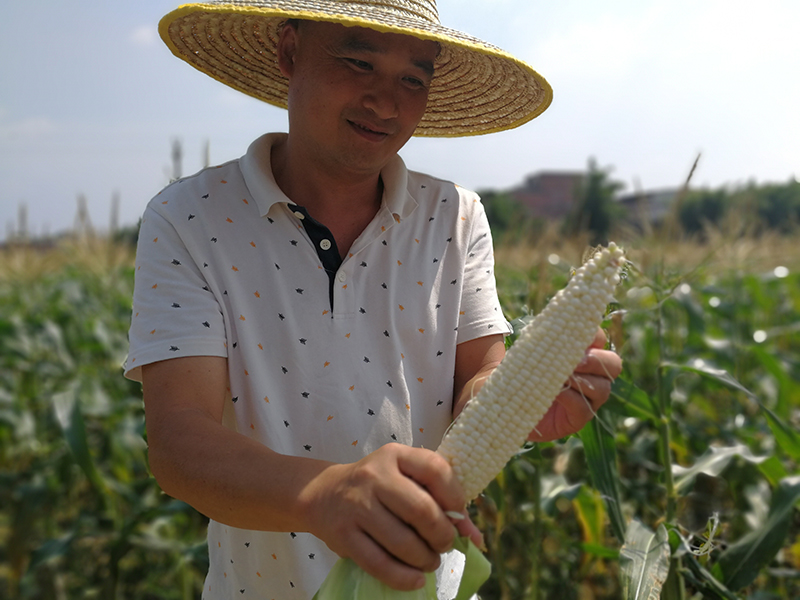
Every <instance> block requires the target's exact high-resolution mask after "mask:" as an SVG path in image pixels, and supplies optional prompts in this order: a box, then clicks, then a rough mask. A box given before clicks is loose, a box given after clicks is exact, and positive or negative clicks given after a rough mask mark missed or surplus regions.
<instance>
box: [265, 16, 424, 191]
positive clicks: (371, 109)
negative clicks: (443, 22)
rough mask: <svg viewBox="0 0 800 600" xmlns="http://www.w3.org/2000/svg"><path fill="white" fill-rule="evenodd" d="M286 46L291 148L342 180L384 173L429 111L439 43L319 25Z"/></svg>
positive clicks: (307, 25)
mask: <svg viewBox="0 0 800 600" xmlns="http://www.w3.org/2000/svg"><path fill="white" fill-rule="evenodd" d="M280 44H281V46H280V47H279V53H281V58H282V59H283V61H282V63H281V68H282V70H283V71H284V74H285V75H287V76H288V77H289V135H290V143H291V144H301V145H302V150H303V154H304V156H306V157H309V158H310V159H311V160H314V161H318V162H319V164H320V165H325V166H326V167H333V168H335V169H337V171H336V172H337V173H341V174H346V173H352V174H360V175H372V174H375V173H378V172H379V171H380V169H381V168H382V167H383V166H384V165H385V164H386V163H387V162H388V161H389V159H390V158H391V157H392V156H394V154H395V153H396V152H397V151H398V150H399V149H400V148H402V146H403V145H404V144H405V143H406V142H407V141H408V139H409V138H410V137H411V135H412V134H413V133H414V130H415V129H416V127H417V124H418V123H419V121H420V119H421V118H422V115H423V113H424V112H425V107H426V104H427V100H428V89H429V86H430V82H431V79H432V77H433V63H434V60H435V58H436V55H437V53H438V46H437V44H436V43H434V42H431V41H424V40H419V39H417V38H413V37H410V36H405V35H398V34H390V33H381V32H378V31H374V30H371V29H363V28H358V27H345V26H343V25H338V24H333V23H323V22H314V21H303V22H301V24H300V26H299V27H298V28H297V29H296V30H295V29H293V28H292V27H291V26H287V27H286V28H285V30H284V32H283V34H282V36H281V42H280ZM309 153H310V154H309Z"/></svg>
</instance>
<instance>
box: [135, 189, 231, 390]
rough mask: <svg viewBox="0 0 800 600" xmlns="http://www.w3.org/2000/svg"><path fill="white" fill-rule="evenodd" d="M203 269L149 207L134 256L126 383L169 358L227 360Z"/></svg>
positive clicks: (217, 308)
mask: <svg viewBox="0 0 800 600" xmlns="http://www.w3.org/2000/svg"><path fill="white" fill-rule="evenodd" d="M188 245H191V243H189V244H188ZM195 254H196V253H195ZM203 268H204V267H203V265H202V264H200V265H198V264H197V262H196V261H195V259H194V258H193V253H192V252H191V251H190V249H189V248H188V247H187V242H186V241H185V240H184V239H183V238H182V237H181V235H180V234H179V232H178V231H177V229H176V227H175V226H174V225H173V223H171V222H170V218H169V216H168V215H165V214H162V213H160V212H159V211H158V210H157V209H156V208H155V207H154V205H153V203H151V204H150V205H149V206H148V208H147V209H146V211H145V213H144V216H143V219H142V225H141V229H140V232H139V243H138V247H137V251H136V274H135V283H134V292H133V311H132V316H131V327H130V330H129V334H128V337H129V344H130V345H129V351H128V357H127V360H126V361H125V365H124V371H125V376H126V377H127V378H129V379H133V380H135V381H141V367H142V366H143V365H146V364H149V363H153V362H158V361H161V360H166V359H170V358H177V357H183V356H222V357H225V356H227V348H226V335H225V324H224V319H223V315H222V311H221V308H220V303H219V302H218V300H217V298H216V297H215V295H214V293H213V292H212V291H211V288H210V286H209V285H208V282H207V281H206V278H205V277H204V274H203Z"/></svg>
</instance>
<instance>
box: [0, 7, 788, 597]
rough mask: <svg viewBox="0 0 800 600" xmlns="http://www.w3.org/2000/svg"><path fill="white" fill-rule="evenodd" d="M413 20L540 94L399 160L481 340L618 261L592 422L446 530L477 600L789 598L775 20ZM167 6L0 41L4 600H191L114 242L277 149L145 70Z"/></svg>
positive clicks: (128, 274) (256, 111) (54, 18)
mask: <svg viewBox="0 0 800 600" xmlns="http://www.w3.org/2000/svg"><path fill="white" fill-rule="evenodd" d="M438 5H439V12H440V16H441V18H442V21H443V22H444V23H445V24H446V25H449V26H451V27H453V28H456V29H460V30H463V31H466V32H469V33H471V34H473V35H475V36H478V37H481V38H483V39H485V40H486V41H488V42H491V43H494V44H496V45H498V46H500V47H502V48H503V49H505V50H507V51H509V52H511V53H512V54H514V55H516V56H518V57H520V58H521V59H523V60H525V61H526V62H528V63H530V64H531V65H532V66H533V67H534V68H535V69H536V70H537V71H539V72H540V73H541V74H543V75H544V76H545V77H546V78H547V79H548V81H549V82H550V83H551V85H552V86H553V88H554V101H553V104H552V106H551V107H550V108H549V109H548V110H547V111H546V112H545V113H544V114H543V115H542V116H540V117H539V118H537V119H536V120H534V121H532V122H531V123H528V124H526V125H524V126H523V127H520V128H518V129H516V130H513V131H509V132H503V133H499V134H492V135H489V136H479V137H473V138H464V139H446V140H427V139H414V140H412V141H411V142H409V144H408V145H407V146H406V148H404V150H403V152H402V154H403V157H404V159H405V160H406V162H407V164H408V165H409V167H410V168H412V169H417V170H422V171H426V172H429V173H431V174H433V175H436V176H439V177H442V178H445V179H449V180H453V181H455V182H456V183H459V184H460V185H463V186H465V187H469V188H472V189H475V190H477V191H479V192H480V194H481V196H482V198H483V203H484V205H485V207H486V211H487V214H488V216H489V220H490V224H491V226H492V232H493V236H494V241H495V255H496V263H497V264H496V273H495V274H496V277H497V281H498V291H499V295H500V300H501V303H502V306H503V309H504V311H505V314H506V317H507V318H508V319H509V320H510V321H512V322H513V323H514V324H515V327H517V328H519V327H520V326H521V325H522V324H523V323H524V322H525V321H526V320H528V319H529V318H530V317H531V315H534V314H536V313H538V312H539V311H541V310H542V308H543V307H544V305H545V304H546V302H547V300H548V299H549V298H550V297H551V296H552V295H553V294H554V293H555V292H556V291H557V290H558V289H560V288H561V287H563V286H564V285H565V284H566V282H567V281H568V279H569V277H570V274H571V272H572V270H573V269H574V268H575V267H577V266H578V265H580V264H581V261H582V259H583V257H584V256H585V255H586V251H587V248H589V247H590V246H592V245H595V244H598V243H600V244H604V243H606V242H607V241H608V240H611V239H613V240H615V241H617V242H619V243H620V244H621V245H623V246H624V247H626V248H627V250H628V256H629V257H630V258H631V261H632V262H631V263H630V265H629V268H628V269H627V270H626V276H625V278H624V280H623V282H622V284H621V285H620V288H619V290H618V293H617V302H615V303H613V304H612V305H611V306H610V307H609V314H608V317H607V320H606V322H605V323H604V327H605V329H606V330H607V332H608V334H609V337H610V339H611V343H612V344H613V347H614V348H615V349H616V350H617V351H618V352H619V353H620V354H621V356H622V357H623V361H624V365H625V370H624V372H623V374H622V375H621V376H620V378H618V379H617V381H616V382H615V384H614V390H613V392H612V397H611V399H610V400H609V402H608V403H607V404H606V405H605V406H604V407H603V408H602V409H601V410H600V411H599V412H598V415H597V418H595V419H594V420H593V421H592V423H591V424H590V425H589V426H587V427H586V428H584V430H583V431H581V432H580V434H579V435H575V436H571V437H570V438H568V439H565V440H561V441H559V442H557V443H549V444H539V445H536V446H534V447H531V448H527V449H526V450H527V451H526V452H524V453H521V454H520V455H519V456H518V457H517V458H516V459H515V460H513V461H511V463H510V464H509V465H508V467H507V468H506V469H505V470H504V471H503V473H501V474H500V475H499V476H498V478H497V479H496V480H495V482H493V483H492V485H491V486H490V487H489V488H488V489H487V490H486V492H485V494H484V495H483V496H482V497H481V498H480V499H479V500H478V501H476V503H475V504H474V505H473V506H472V507H471V510H472V516H473V518H474V520H475V521H476V522H477V523H478V524H479V526H480V527H481V529H482V530H483V531H484V533H485V536H486V542H487V554H488V557H489V559H490V561H491V562H492V565H493V574H492V577H491V578H490V580H489V581H488V582H487V584H486V585H485V586H484V588H483V589H482V590H481V596H482V597H483V598H484V600H495V599H498V600H518V599H530V600H543V599H547V598H554V597H557V598H560V599H562V600H600V599H603V600H612V599H617V598H625V599H626V600H639V599H642V600H644V599H648V600H649V599H651V598H656V597H660V598H662V599H663V600H686V599H691V600H700V599H701V598H719V599H725V600H745V599H747V600H781V599H787V598H798V597H800V510H798V507H799V506H800V251H799V250H798V247H797V239H798V234H800V181H798V177H800V111H798V110H797V106H798V105H800V83H798V78H797V73H799V72H800V37H798V36H797V35H796V29H797V24H798V23H800V3H797V2H795V1H794V0H759V1H758V2H756V1H741V0H727V1H725V2H723V1H720V0H704V1H702V2H689V1H688V0H671V1H667V0H638V1H627V0H610V1H608V2H604V3H597V2H589V1H588V0H563V1H561V2H558V3H555V2H551V3H544V2H540V1H531V0H484V1H477V0H439V2H438ZM175 7H176V5H175V4H173V3H171V2H168V1H167V0H139V1H138V2H135V3H134V2H129V3H120V2H113V3H112V2H104V1H101V0H86V1H84V2H79V3H74V2H73V3H69V4H68V3H65V2H56V1H54V0H40V1H38V2H26V3H24V2H17V3H13V4H9V5H8V6H4V9H5V14H4V16H3V18H2V19H0V227H2V229H0V598H10V599H16V598H24V599H26V600H28V599H46V600H51V599H52V600H67V599H73V598H97V599H101V600H107V599H113V600H123V599H129V598H130V599H136V600H172V599H175V600H190V599H196V598H199V597H200V593H201V589H202V584H203V578H204V576H205V572H206V569H207V566H208V554H207V550H206V546H205V531H206V519H205V517H203V516H202V515H200V514H198V513H197V512H196V511H194V509H192V508H191V507H189V506H188V505H186V504H184V503H182V502H179V501H176V500H173V499H171V498H169V497H168V496H165V495H164V494H163V493H162V492H161V491H160V489H159V488H158V486H157V485H156V483H155V481H154V479H153V478H152V477H151V476H150V474H149V471H148V467H147V450H146V433H145V424H144V412H143V406H142V400H141V386H140V385H138V384H135V383H132V382H130V381H127V380H125V379H124V378H123V377H122V370H121V364H122V361H123V360H124V358H125V354H126V352H127V330H128V326H129V323H130V311H131V296H132V290H133V279H134V253H135V243H136V240H137V236H138V220H139V217H140V215H141V213H142V211H143V210H144V207H145V205H146V204H147V202H148V201H149V199H150V198H151V197H152V196H154V195H155V194H156V193H157V192H158V191H159V190H160V189H161V188H162V187H163V186H164V185H166V184H167V183H168V182H169V181H170V180H171V179H173V178H176V177H179V176H181V175H189V174H191V173H194V172H196V171H198V170H199V169H201V168H202V167H203V166H204V165H207V164H216V163H220V162H224V161H227V160H230V159H233V158H237V157H239V156H241V155H242V154H244V152H245V151H246V149H247V146H248V145H249V143H250V142H251V141H252V140H253V139H255V138H256V137H258V136H259V135H261V134H262V133H264V132H266V131H274V130H286V127H287V123H286V115H285V113H284V112H283V111H281V110H279V109H277V108H274V107H271V106H268V105H265V104H262V103H259V102H257V101H255V100H253V99H250V98H248V97H246V96H244V95H241V94H239V93H238V92H235V91H233V90H228V89H227V88H225V87H224V86H222V85H220V84H218V83H216V82H215V81H213V80H211V79H210V78H208V77H207V76H205V75H202V74H201V73H199V72H196V71H194V70H193V69H191V68H190V67H189V66H188V65H186V64H184V63H183V62H182V61H179V60H178V59H176V58H174V57H173V56H172V55H171V54H170V53H169V51H168V50H167V48H166V46H165V45H164V44H163V43H162V42H161V41H160V40H159V38H158V34H157V30H156V26H157V22H158V20H159V19H160V17H161V16H162V15H163V14H165V13H166V12H168V11H169V10H171V9H173V8H175ZM509 343H513V336H512V337H511V338H510V339H509Z"/></svg>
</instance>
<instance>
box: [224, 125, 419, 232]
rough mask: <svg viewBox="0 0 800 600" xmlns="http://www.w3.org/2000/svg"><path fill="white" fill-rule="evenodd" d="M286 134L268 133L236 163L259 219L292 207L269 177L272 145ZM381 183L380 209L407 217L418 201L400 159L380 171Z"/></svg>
mask: <svg viewBox="0 0 800 600" xmlns="http://www.w3.org/2000/svg"><path fill="white" fill-rule="evenodd" d="M286 137H287V134H286V133H267V134H265V135H262V136H261V137H260V138H258V139H256V140H255V141H254V142H253V143H252V144H250V147H249V148H248V149H247V153H246V154H245V155H244V156H243V157H242V158H241V159H240V160H239V168H240V170H241V172H242V177H243V178H244V182H245V185H247V189H248V190H249V191H250V195H251V196H252V197H253V200H255V203H256V205H257V206H258V210H259V213H260V214H261V216H262V217H264V216H266V215H267V213H269V211H270V210H271V209H272V207H273V206H274V205H275V204H279V203H287V204H295V203H294V202H292V201H291V200H290V199H289V198H288V197H287V196H286V194H284V193H283V192H282V191H281V188H280V187H278V184H277V182H276V181H275V176H274V175H273V174H272V165H271V155H272V146H273V145H275V144H276V143H279V142H281V141H283V140H285V139H286ZM381 179H382V180H383V203H382V209H383V210H384V211H388V212H389V213H390V214H391V215H392V216H393V217H394V220H395V221H397V222H399V221H400V220H402V219H405V218H406V217H408V216H409V215H410V214H411V213H412V212H414V209H415V208H416V207H417V201H416V200H415V199H414V198H413V197H412V196H411V194H410V193H409V191H408V170H407V169H406V165H405V163H404V162H403V159H402V158H400V157H399V156H398V155H394V156H393V157H392V159H391V160H390V161H389V163H388V164H387V165H386V166H385V167H384V168H383V169H382V170H381Z"/></svg>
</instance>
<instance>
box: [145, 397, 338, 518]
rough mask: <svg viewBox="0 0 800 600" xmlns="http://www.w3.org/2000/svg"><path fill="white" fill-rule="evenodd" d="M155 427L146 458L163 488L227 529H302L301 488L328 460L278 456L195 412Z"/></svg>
mask: <svg viewBox="0 0 800 600" xmlns="http://www.w3.org/2000/svg"><path fill="white" fill-rule="evenodd" d="M160 429H161V431H158V430H157V431H148V437H149V439H150V440H151V446H150V452H149V459H150V467H151V470H152V471H153V474H154V475H155V477H156V479H157V481H158V483H159V485H160V486H161V488H162V489H163V490H164V492H166V493H167V494H169V495H170V496H173V497H174V498H178V499H180V500H183V501H184V502H187V503H188V504H190V505H192V506H193V507H194V508H196V509H197V510H198V511H199V512H201V513H203V514H204V515H206V516H208V517H209V518H211V519H214V520H215V521H219V522H221V523H225V524H226V525H231V526H233V527H238V528H242V529H256V530H263V531H307V530H308V522H307V517H308V515H307V513H306V511H305V510H304V506H305V504H304V502H303V500H304V498H305V492H307V490H308V488H309V485H310V484H311V483H312V482H313V481H314V479H315V478H317V477H318V476H319V475H320V474H321V473H322V472H323V471H325V470H326V469H328V468H330V467H332V466H334V465H333V463H329V462H325V461H319V460H314V459H309V458H300V457H292V456H286V455H282V454H278V453H276V452H274V451H272V450H270V449H269V448H267V447H266V446H264V445H263V444H260V443H258V442H256V441H254V440H251V439H250V438H248V437H246V436H244V435H241V434H239V433H237V432H235V431H231V430H230V429H227V428H226V427H224V426H223V425H221V424H220V423H218V422H215V421H214V420H213V419H211V418H209V416H208V415H206V414H204V413H202V412H201V411H192V410H186V411H183V412H180V413H177V414H174V415H172V416H171V419H170V421H169V422H166V423H163V424H162V425H161V427H160ZM156 440H157V441H156Z"/></svg>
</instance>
